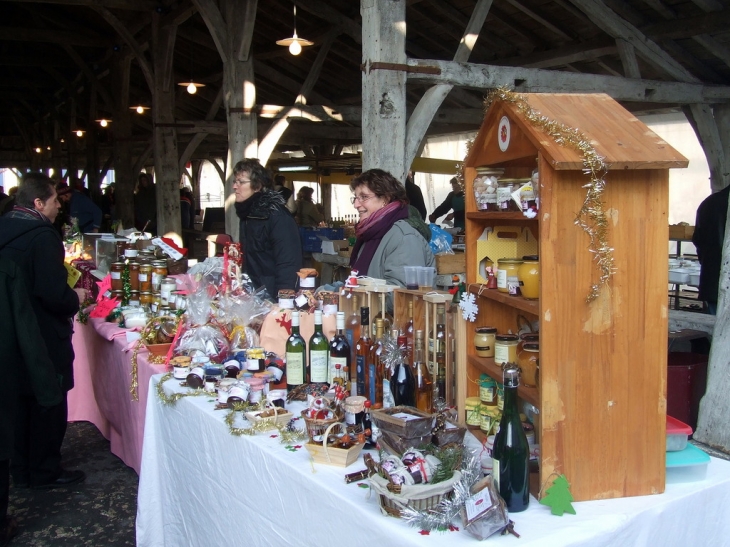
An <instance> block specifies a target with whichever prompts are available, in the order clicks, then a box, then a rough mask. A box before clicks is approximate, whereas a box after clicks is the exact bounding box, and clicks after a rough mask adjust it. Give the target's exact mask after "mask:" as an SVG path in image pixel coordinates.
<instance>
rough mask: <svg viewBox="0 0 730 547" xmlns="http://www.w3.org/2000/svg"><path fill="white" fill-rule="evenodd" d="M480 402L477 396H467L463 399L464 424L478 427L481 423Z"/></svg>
mask: <svg viewBox="0 0 730 547" xmlns="http://www.w3.org/2000/svg"><path fill="white" fill-rule="evenodd" d="M481 406H482V405H481V402H480V401H479V397H467V398H466V400H465V401H464V410H465V412H466V425H473V426H476V427H479V425H480V423H481Z"/></svg>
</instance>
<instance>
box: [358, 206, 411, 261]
mask: <svg viewBox="0 0 730 547" xmlns="http://www.w3.org/2000/svg"><path fill="white" fill-rule="evenodd" d="M404 218H408V206H407V205H404V204H403V203H400V202H399V201H394V202H392V203H389V204H388V205H386V206H385V207H383V208H382V209H379V210H377V211H375V212H374V213H372V214H371V215H370V216H368V218H366V219H365V220H363V221H362V222H359V223H358V225H357V227H356V228H355V235H356V236H357V241H356V242H355V246H354V247H353V248H352V256H351V257H350V267H351V268H352V269H353V270H357V271H358V273H359V274H360V275H367V273H368V269H369V268H370V262H371V261H372V260H373V256H374V255H375V251H376V250H377V249H378V245H380V241H381V240H382V239H383V236H384V235H385V234H387V233H388V230H390V229H391V228H392V227H393V224H395V223H396V222H397V221H399V220H403V219H404ZM361 249H362V252H361Z"/></svg>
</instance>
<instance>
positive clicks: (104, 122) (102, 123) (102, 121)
mask: <svg viewBox="0 0 730 547" xmlns="http://www.w3.org/2000/svg"><path fill="white" fill-rule="evenodd" d="M96 122H97V123H98V124H99V125H100V126H102V127H109V124H110V123H111V122H112V121H111V120H107V119H106V118H102V119H100V120H96Z"/></svg>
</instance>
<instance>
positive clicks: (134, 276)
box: [129, 262, 139, 291]
mask: <svg viewBox="0 0 730 547" xmlns="http://www.w3.org/2000/svg"><path fill="white" fill-rule="evenodd" d="M129 286H130V287H131V288H132V290H133V291H138V290H139V262H130V263H129Z"/></svg>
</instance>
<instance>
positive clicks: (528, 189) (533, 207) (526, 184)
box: [518, 179, 537, 213]
mask: <svg viewBox="0 0 730 547" xmlns="http://www.w3.org/2000/svg"><path fill="white" fill-rule="evenodd" d="M518 183H519V186H518V188H519V189H520V204H521V207H522V212H523V213H524V212H525V211H535V212H537V198H536V197H535V191H534V189H533V186H532V180H531V179H519V180H518Z"/></svg>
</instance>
